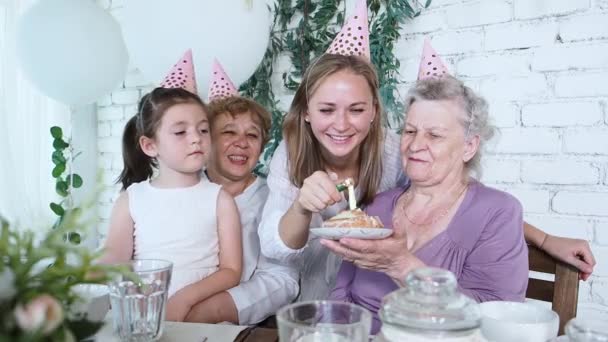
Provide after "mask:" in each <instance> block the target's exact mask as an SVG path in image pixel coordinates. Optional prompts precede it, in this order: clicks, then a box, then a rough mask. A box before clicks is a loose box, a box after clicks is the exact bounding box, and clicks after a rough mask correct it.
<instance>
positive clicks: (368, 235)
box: [310, 228, 393, 240]
mask: <svg viewBox="0 0 608 342" xmlns="http://www.w3.org/2000/svg"><path fill="white" fill-rule="evenodd" d="M310 232H311V233H313V234H314V235H316V236H320V237H322V238H325V239H331V240H339V239H341V238H345V237H349V238H356V239H364V240H378V239H384V238H385V237H387V236H390V235H391V234H393V230H392V229H388V228H310Z"/></svg>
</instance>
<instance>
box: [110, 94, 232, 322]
mask: <svg viewBox="0 0 608 342" xmlns="http://www.w3.org/2000/svg"><path fill="white" fill-rule="evenodd" d="M209 145H210V138H209V122H208V119H207V108H206V106H205V105H204V104H203V102H202V101H201V100H200V98H199V97H198V96H197V95H195V94H193V93H191V92H189V91H187V90H184V89H180V88H173V89H167V88H156V89H154V90H153V91H152V92H150V93H149V94H147V95H145V96H144V97H143V98H142V99H141V101H140V103H139V110H138V113H137V115H135V116H134V117H133V118H131V119H130V120H129V122H128V123H127V125H126V127H125V131H124V134H123V160H124V169H123V171H122V173H121V174H120V177H119V181H120V182H122V185H123V190H126V191H122V192H121V194H120V196H119V197H118V199H117V200H116V203H115V205H114V209H113V211H112V216H111V220H110V229H109V233H108V238H107V240H106V246H105V248H106V251H105V255H104V257H103V259H102V260H103V261H104V262H123V261H127V260H131V259H165V260H169V261H171V262H173V274H172V277H171V285H170V287H169V301H168V303H167V320H172V321H183V320H184V318H185V317H186V315H187V314H188V313H189V312H190V309H191V308H192V307H193V306H194V305H196V304H197V303H199V302H201V301H204V300H205V299H207V298H209V297H211V296H213V295H215V294H217V293H219V292H222V291H225V290H227V289H229V288H231V287H233V286H235V285H237V284H238V282H239V279H240V277H241V263H242V260H241V254H242V248H241V231H240V229H241V227H240V221H239V215H238V211H237V208H236V205H235V202H234V200H233V198H232V197H231V196H230V195H229V194H228V193H227V192H225V191H224V190H221V188H220V186H219V185H216V184H213V183H211V182H209V181H206V180H204V179H202V178H201V170H202V169H203V166H204V165H205V162H206V159H207V154H208V153H209ZM155 169H156V170H157V171H158V174H157V175H155V176H154V171H155Z"/></svg>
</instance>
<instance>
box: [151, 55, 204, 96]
mask: <svg viewBox="0 0 608 342" xmlns="http://www.w3.org/2000/svg"><path fill="white" fill-rule="evenodd" d="M160 86H161V87H163V88H183V89H186V90H187V91H189V92H191V93H193V94H196V93H197V92H196V78H195V75H194V64H192V50H191V49H188V51H186V53H184V56H183V57H182V58H180V60H179V61H177V63H175V65H174V66H173V68H171V70H170V71H169V73H168V74H167V76H165V79H164V80H163V82H162V83H161V84H160Z"/></svg>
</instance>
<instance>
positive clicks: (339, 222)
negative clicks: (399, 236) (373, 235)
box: [323, 209, 384, 228]
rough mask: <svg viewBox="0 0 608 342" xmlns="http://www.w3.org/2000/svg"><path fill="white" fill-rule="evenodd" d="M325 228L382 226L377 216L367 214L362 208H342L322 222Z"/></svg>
mask: <svg viewBox="0 0 608 342" xmlns="http://www.w3.org/2000/svg"><path fill="white" fill-rule="evenodd" d="M323 227H326V228H384V225H383V224H382V222H381V221H380V218H379V217H378V216H367V215H366V214H365V213H364V212H363V210H361V209H355V210H344V211H342V212H340V213H338V215H336V216H334V217H332V218H330V219H329V220H327V221H325V222H323Z"/></svg>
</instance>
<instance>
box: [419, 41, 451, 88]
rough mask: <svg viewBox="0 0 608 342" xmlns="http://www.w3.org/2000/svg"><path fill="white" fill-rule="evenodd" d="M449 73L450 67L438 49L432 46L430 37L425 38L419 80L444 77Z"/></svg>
mask: <svg viewBox="0 0 608 342" xmlns="http://www.w3.org/2000/svg"><path fill="white" fill-rule="evenodd" d="M449 74H450V73H449V72H448V68H446V66H445V64H444V63H443V61H442V60H441V58H440V57H439V55H438V54H437V51H435V49H433V47H432V46H431V42H430V41H429V39H428V38H426V39H424V48H423V49H422V58H421V59H420V67H419V69H418V80H423V79H426V78H431V77H442V76H443V75H449Z"/></svg>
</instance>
